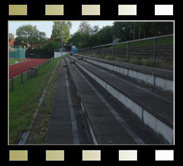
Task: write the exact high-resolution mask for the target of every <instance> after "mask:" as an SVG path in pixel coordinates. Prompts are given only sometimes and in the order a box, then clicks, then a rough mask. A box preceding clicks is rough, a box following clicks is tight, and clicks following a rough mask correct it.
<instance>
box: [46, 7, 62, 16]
mask: <svg viewBox="0 0 183 166" xmlns="http://www.w3.org/2000/svg"><path fill="white" fill-rule="evenodd" d="M45 15H47V16H48V15H49V16H50V15H54V16H55V15H59V16H62V15H64V5H45Z"/></svg>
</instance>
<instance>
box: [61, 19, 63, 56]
mask: <svg viewBox="0 0 183 166" xmlns="http://www.w3.org/2000/svg"><path fill="white" fill-rule="evenodd" d="M61 45H62V52H61V56H63V22H62V43H61Z"/></svg>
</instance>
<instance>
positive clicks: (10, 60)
mask: <svg viewBox="0 0 183 166" xmlns="http://www.w3.org/2000/svg"><path fill="white" fill-rule="evenodd" d="M15 61H17V62H24V60H17V59H10V58H9V64H10V65H11V64H15Z"/></svg>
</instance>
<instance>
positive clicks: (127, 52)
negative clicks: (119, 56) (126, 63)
mask: <svg viewBox="0 0 183 166" xmlns="http://www.w3.org/2000/svg"><path fill="white" fill-rule="evenodd" d="M129 47H130V43H129V42H128V43H127V45H126V57H127V60H129Z"/></svg>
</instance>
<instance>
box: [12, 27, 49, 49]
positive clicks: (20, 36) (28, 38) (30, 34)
mask: <svg viewBox="0 0 183 166" xmlns="http://www.w3.org/2000/svg"><path fill="white" fill-rule="evenodd" d="M16 35H17V37H16V39H15V43H14V44H15V45H22V46H23V47H24V46H25V47H27V46H28V45H30V48H31V49H32V46H33V45H34V44H40V43H42V42H44V41H45V39H46V34H45V33H44V32H40V31H39V30H38V29H37V27H36V26H32V25H30V24H29V25H22V26H20V27H19V28H18V29H17V30H16Z"/></svg>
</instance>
